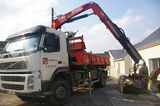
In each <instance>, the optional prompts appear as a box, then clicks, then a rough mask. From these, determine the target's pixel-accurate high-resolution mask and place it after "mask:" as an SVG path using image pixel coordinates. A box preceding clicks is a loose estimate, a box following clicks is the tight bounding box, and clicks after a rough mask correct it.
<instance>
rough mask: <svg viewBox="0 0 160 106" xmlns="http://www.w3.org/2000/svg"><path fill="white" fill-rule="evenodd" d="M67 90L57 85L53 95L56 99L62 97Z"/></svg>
mask: <svg viewBox="0 0 160 106" xmlns="http://www.w3.org/2000/svg"><path fill="white" fill-rule="evenodd" d="M66 94H67V91H66V89H65V88H64V87H63V86H59V87H58V88H57V89H56V92H55V96H56V99H64V98H65V97H66Z"/></svg>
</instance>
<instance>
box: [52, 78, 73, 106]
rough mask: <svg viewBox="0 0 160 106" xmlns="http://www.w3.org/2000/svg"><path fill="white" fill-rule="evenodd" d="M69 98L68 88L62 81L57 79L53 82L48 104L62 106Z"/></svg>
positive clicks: (66, 83) (65, 82)
mask: <svg viewBox="0 0 160 106" xmlns="http://www.w3.org/2000/svg"><path fill="white" fill-rule="evenodd" d="M69 97H70V86H69V84H68V82H67V81H65V80H64V79H61V78H58V79H56V80H55V81H54V82H53V85H52V95H50V102H51V104H52V105H54V106H61V105H64V104H65V103H66V102H67V101H68V99H69Z"/></svg>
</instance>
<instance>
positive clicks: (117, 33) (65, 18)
mask: <svg viewBox="0 0 160 106" xmlns="http://www.w3.org/2000/svg"><path fill="white" fill-rule="evenodd" d="M88 9H92V10H93V12H94V14H96V15H97V16H98V17H99V18H100V20H101V21H102V22H103V23H104V24H105V26H106V27H107V28H108V29H109V31H110V32H111V33H112V34H113V36H114V37H115V38H116V39H117V40H118V41H119V42H120V44H121V45H122V46H123V47H124V49H125V50H126V51H127V53H128V54H129V55H130V56H131V58H132V59H133V60H134V62H135V64H136V63H138V62H139V61H140V60H141V59H142V57H141V55H140V54H139V53H138V51H137V50H136V49H135V48H134V46H133V45H132V44H131V42H130V41H129V39H128V38H127V37H126V36H125V33H124V32H123V30H122V29H121V28H118V26H117V25H116V24H114V23H113V22H112V21H111V20H110V19H109V17H108V16H107V15H106V14H105V12H104V11H103V10H102V9H101V8H100V7H99V5H98V4H96V3H94V2H90V3H87V4H84V5H82V6H80V7H78V8H76V9H74V10H72V11H70V12H68V13H66V14H64V15H62V16H60V17H58V18H57V19H55V20H53V23H52V25H51V27H52V28H55V29H58V28H60V27H61V26H62V25H63V24H65V23H69V22H72V21H75V20H78V19H81V18H85V17H87V16H89V15H87V14H86V15H83V16H80V17H76V18H74V16H76V15H78V14H80V13H82V12H84V11H86V10H88Z"/></svg>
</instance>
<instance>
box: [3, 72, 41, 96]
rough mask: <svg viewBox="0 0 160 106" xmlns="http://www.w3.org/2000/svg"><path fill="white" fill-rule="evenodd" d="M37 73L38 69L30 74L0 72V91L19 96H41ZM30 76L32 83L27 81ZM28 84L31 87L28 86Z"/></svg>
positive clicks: (39, 80)
mask: <svg viewBox="0 0 160 106" xmlns="http://www.w3.org/2000/svg"><path fill="white" fill-rule="evenodd" d="M39 74H40V73H39V72H38V71H37V72H32V73H30V74H0V92H3V93H10V94H15V95H19V96H32V97H36V96H43V95H44V94H43V93H42V90H41V78H40V77H38V76H39ZM30 76H33V77H32V78H33V82H32V84H29V83H28V81H29V80H28V79H29V77H30ZM29 85H33V87H32V88H30V86H29Z"/></svg>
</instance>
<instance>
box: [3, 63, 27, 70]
mask: <svg viewBox="0 0 160 106" xmlns="http://www.w3.org/2000/svg"><path fill="white" fill-rule="evenodd" d="M26 68H27V61H18V62H7V63H0V69H2V70H4V69H6V70H9V69H26Z"/></svg>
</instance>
